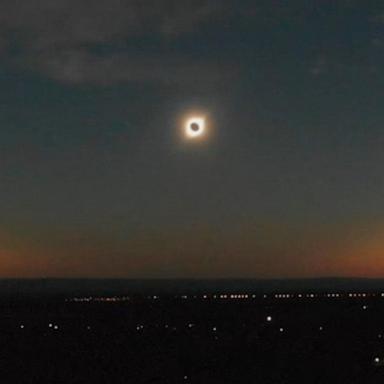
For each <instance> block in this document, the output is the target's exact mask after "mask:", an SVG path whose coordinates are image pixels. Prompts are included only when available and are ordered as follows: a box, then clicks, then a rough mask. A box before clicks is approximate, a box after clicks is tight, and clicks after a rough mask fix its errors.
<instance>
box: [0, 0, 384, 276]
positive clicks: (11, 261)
mask: <svg viewBox="0 0 384 384" xmlns="http://www.w3.org/2000/svg"><path fill="white" fill-rule="evenodd" d="M0 57H1V61H0V85H1V86H0V277H48V276H49V277H84V276H87V277H96V276H97V277H101V276H102V277H135V278H137V277H259V278H270V277H312V276H384V254H383V252H384V165H383V164H384V151H383V149H384V131H383V127H384V108H383V107H384V72H383V68H384V67H383V66H384V4H383V3H382V2H379V1H353V0H339V1H337V0H336V1H335V0H332V1H326V0H324V1H308V0H303V1H293V0H292V1H278V0H266V1H246V0H241V1H235V0H233V1H231V0H228V1H226V0H142V1H139V0H136V1H128V0H127V1H120V0H92V1H87V0H34V1H29V0H20V1H14V0H2V1H1V4H0ZM193 110H202V111H206V112H207V113H209V116H210V118H211V122H212V126H214V127H215V134H214V135H212V136H211V137H210V139H209V140H207V141H206V142H205V143H204V145H185V143H182V142H181V141H180V140H179V137H178V132H179V131H180V119H181V118H182V117H183V116H186V115H187V114H188V113H189V112H190V111H193Z"/></svg>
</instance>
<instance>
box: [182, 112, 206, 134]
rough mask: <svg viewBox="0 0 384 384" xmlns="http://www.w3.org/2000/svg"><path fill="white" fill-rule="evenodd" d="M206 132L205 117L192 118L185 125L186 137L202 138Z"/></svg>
mask: <svg viewBox="0 0 384 384" xmlns="http://www.w3.org/2000/svg"><path fill="white" fill-rule="evenodd" d="M204 132H205V119H204V118H203V117H191V118H189V119H187V121H186V123H185V135H186V136H187V138H190V139H193V138H197V137H199V136H202V135H203V134H204Z"/></svg>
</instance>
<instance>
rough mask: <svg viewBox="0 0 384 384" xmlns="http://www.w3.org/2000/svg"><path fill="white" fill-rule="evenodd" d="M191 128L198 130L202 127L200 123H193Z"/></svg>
mask: <svg viewBox="0 0 384 384" xmlns="http://www.w3.org/2000/svg"><path fill="white" fill-rule="evenodd" d="M191 129H192V131H193V132H197V131H198V130H199V129H200V127H199V124H197V123H192V124H191Z"/></svg>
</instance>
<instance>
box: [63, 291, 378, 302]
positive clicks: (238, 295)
mask: <svg viewBox="0 0 384 384" xmlns="http://www.w3.org/2000/svg"><path fill="white" fill-rule="evenodd" d="M378 295H380V296H381V297H383V298H384V293H380V294H378ZM376 296H377V295H376V294H375V293H296V294H293V293H275V294H272V295H271V297H273V298H274V299H296V298H299V299H302V298H308V299H314V298H343V297H348V298H367V297H376ZM174 297H175V298H176V299H179V298H180V299H183V300H188V299H192V298H193V299H199V298H200V299H201V298H202V299H215V300H216V299H220V300H229V299H230V300H244V299H256V298H257V295H256V294H248V293H232V294H227V293H221V294H220V293H217V294H207V293H206V294H203V295H201V296H198V295H193V296H188V295H185V294H184V295H180V296H174ZM261 297H263V298H264V299H267V298H268V295H267V294H263V295H262V296H261ZM146 298H147V299H148V300H159V299H160V296H159V295H150V296H147V297H146ZM130 299H131V298H130V297H129V296H122V297H120V296H112V297H92V296H89V297H75V298H72V299H69V300H67V301H72V302H92V301H94V302H121V301H129V300H130Z"/></svg>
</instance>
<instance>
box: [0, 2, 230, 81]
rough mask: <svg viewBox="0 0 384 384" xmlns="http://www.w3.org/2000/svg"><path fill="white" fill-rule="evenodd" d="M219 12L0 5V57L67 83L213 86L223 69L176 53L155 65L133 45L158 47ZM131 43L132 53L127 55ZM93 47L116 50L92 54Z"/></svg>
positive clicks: (212, 6)
mask: <svg viewBox="0 0 384 384" xmlns="http://www.w3.org/2000/svg"><path fill="white" fill-rule="evenodd" d="M227 11H228V3H227V2H226V1H219V0H146V1H140V0H131V1H121V0H91V1H90V0H34V1H29V0H20V1H14V0H3V1H2V2H1V4H0V54H1V55H2V57H3V59H6V60H9V59H12V63H16V64H18V65H19V66H21V67H22V68H24V69H32V70H34V71H37V72H41V73H44V74H45V75H47V76H49V77H51V78H53V79H55V80H58V81H61V82H68V83H74V84H80V83H95V84H109V83H115V82H119V81H161V82H165V83H180V82H181V83H183V84H184V83H186V82H187V83H188V82H189V81H188V79H187V77H189V78H190V79H191V80H192V81H191V82H193V80H196V76H197V73H199V76H202V77H203V80H204V81H217V80H218V79H219V78H221V77H227V76H228V67H226V66H223V67H222V66H218V65H217V63H214V62H211V61H204V60H198V61H196V60H195V59H191V58H187V57H185V56H183V55H182V54H173V58H171V59H170V58H169V57H168V55H163V57H167V59H163V58H162V56H161V55H158V54H156V53H155V52H153V51H152V49H151V48H148V47H145V46H143V48H142V49H141V52H140V53H138V52H137V39H141V38H147V37H148V36H152V37H153V36H155V37H156V38H157V39H158V40H159V41H163V42H164V44H166V43H167V42H169V41H173V40H177V39H178V38H180V37H181V36H184V35H185V34H189V33H193V32H194V31H195V30H197V29H198V28H199V26H201V25H202V24H204V23H208V22H210V21H212V20H217V19H218V18H221V17H223V16H224V15H225V14H226V12H227ZM134 40H135V42H136V45H135V46H136V51H132V50H130V44H131V42H132V41H134ZM98 46H112V47H119V48H118V49H115V51H114V52H112V53H109V54H105V53H103V54H100V53H97V52H95V49H94V48H95V47H98ZM7 48H8V49H7ZM15 48H16V49H15ZM11 52H12V53H11ZM15 52H16V53H15ZM186 80H187V81H186Z"/></svg>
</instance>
